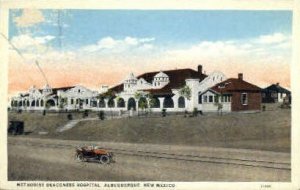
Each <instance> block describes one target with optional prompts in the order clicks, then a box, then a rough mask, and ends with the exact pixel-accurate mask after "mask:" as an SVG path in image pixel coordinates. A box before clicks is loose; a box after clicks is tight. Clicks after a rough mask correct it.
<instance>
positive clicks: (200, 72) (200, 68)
mask: <svg viewBox="0 0 300 190" xmlns="http://www.w3.org/2000/svg"><path fill="white" fill-rule="evenodd" d="M198 73H199V74H200V75H202V65H198Z"/></svg>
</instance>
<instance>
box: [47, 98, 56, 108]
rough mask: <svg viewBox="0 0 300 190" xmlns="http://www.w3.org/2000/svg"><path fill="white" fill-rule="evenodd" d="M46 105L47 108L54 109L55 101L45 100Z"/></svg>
mask: <svg viewBox="0 0 300 190" xmlns="http://www.w3.org/2000/svg"><path fill="white" fill-rule="evenodd" d="M46 105H47V106H49V107H54V106H55V101H54V100H53V99H49V100H47V102H46Z"/></svg>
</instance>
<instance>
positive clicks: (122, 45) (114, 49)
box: [82, 36, 155, 53]
mask: <svg viewBox="0 0 300 190" xmlns="http://www.w3.org/2000/svg"><path fill="white" fill-rule="evenodd" d="M154 40H155V39H154V38H134V37H130V36H127V37H125V38H124V39H114V38H112V37H105V38H102V39H100V40H99V41H98V42H97V43H96V44H92V45H87V46H84V47H83V48H82V50H83V51H86V52H97V51H100V52H101V51H106V52H107V51H109V52H111V53H118V52H124V51H128V50H132V49H138V48H145V47H147V48H149V47H152V44H150V42H152V41H154Z"/></svg>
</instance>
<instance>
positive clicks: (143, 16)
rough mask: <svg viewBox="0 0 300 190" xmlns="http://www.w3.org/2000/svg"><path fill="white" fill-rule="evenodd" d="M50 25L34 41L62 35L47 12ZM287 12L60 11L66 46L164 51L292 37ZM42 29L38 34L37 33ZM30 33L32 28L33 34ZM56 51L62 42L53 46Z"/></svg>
mask: <svg viewBox="0 0 300 190" xmlns="http://www.w3.org/2000/svg"><path fill="white" fill-rule="evenodd" d="M43 13H44V16H45V18H46V20H47V19H48V21H49V22H43V23H40V24H38V27H37V26H35V27H32V29H31V32H32V33H33V35H36V36H43V35H53V36H57V35H58V34H59V28H58V27H57V25H56V23H57V11H55V10H43ZM20 14H21V11H19V10H15V11H13V12H11V15H12V16H11V17H10V18H11V19H10V38H12V37H13V36H15V35H19V33H20V32H18V31H19V30H18V28H17V26H16V24H15V23H14V22H13V18H14V16H18V15H20ZM291 22H292V13H291V12H289V11H136V10H134V11H132V10H64V11H62V12H61V23H62V24H64V25H65V26H66V27H62V28H61V34H62V35H63V38H62V44H63V46H64V47H65V48H78V47H80V46H85V45H88V44H92V43H95V42H97V41H98V40H99V39H101V38H104V37H107V36H110V37H113V38H116V39H120V38H124V37H126V36H134V37H136V38H146V37H153V38H155V39H156V40H155V43H156V44H159V45H163V46H177V45H179V46H183V45H189V44H192V43H196V42H200V41H218V40H232V39H248V38H254V37H257V36H260V35H267V34H270V33H274V32H281V33H284V34H290V33H291ZM37 28H38V29H37ZM29 30H30V29H29ZM52 45H53V46H54V47H55V46H57V45H58V42H57V41H56V43H55V41H52Z"/></svg>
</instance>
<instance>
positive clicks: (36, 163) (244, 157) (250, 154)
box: [8, 137, 291, 181]
mask: <svg viewBox="0 0 300 190" xmlns="http://www.w3.org/2000/svg"><path fill="white" fill-rule="evenodd" d="M89 144H95V145H99V146H101V147H104V148H108V149H110V150H111V151H113V152H114V153H115V161H116V162H115V163H112V164H109V165H101V164H98V163H83V162H78V161H76V160H74V152H75V149H74V147H75V146H77V145H89ZM290 175H291V170H290V154H288V153H277V152H271V151H254V150H246V149H228V148H212V147H192V146H173V145H172V146H168V145H152V144H131V143H109V142H90V141H89V142H88V141H86V142H84V141H69V140H53V139H37V138H24V137H9V139H8V179H9V180H60V181H61V180H63V181H68V180H72V181H74V180H75V181H76V180H80V181H92V180H93V181H136V180H143V181H290Z"/></svg>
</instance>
